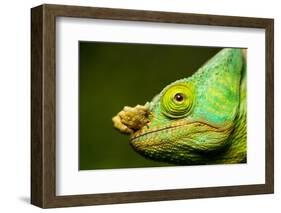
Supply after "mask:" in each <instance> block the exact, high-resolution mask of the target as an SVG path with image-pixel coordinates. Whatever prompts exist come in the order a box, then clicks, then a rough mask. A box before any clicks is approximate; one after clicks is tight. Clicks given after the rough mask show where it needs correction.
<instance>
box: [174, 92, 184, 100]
mask: <svg viewBox="0 0 281 213" xmlns="http://www.w3.org/2000/svg"><path fill="white" fill-rule="evenodd" d="M175 100H176V101H178V102H181V101H183V94H181V93H177V94H175Z"/></svg>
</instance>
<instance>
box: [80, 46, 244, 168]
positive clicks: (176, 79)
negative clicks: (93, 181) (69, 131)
mask: <svg viewBox="0 0 281 213" xmlns="http://www.w3.org/2000/svg"><path fill="white" fill-rule="evenodd" d="M246 54H247V53H246V49H242V48H215V47H201V46H184V45H159V44H134V43H110V42H90V41H80V42H79V169H80V170H94V169H118V168H143V167H158V166H159V167H160V166H161V167H162V166H179V165H210V164H238V163H246V161H247V122H246V120H247V95H246V94H247V86H246V68H247V60H246Z"/></svg>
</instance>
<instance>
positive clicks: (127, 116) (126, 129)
mask: <svg viewBox="0 0 281 213" xmlns="http://www.w3.org/2000/svg"><path fill="white" fill-rule="evenodd" d="M148 115H149V103H148V102H147V103H146V104H145V105H136V106H135V107H129V106H125V107H124V108H123V110H122V111H120V112H119V113H118V114H117V115H116V116H114V117H113V118H112V122H113V126H114V127H115V128H116V129H117V130H119V131H120V132H121V133H124V134H133V133H134V132H136V131H138V130H140V129H141V128H142V127H144V126H145V125H146V124H147V123H148V122H149V119H148Z"/></svg>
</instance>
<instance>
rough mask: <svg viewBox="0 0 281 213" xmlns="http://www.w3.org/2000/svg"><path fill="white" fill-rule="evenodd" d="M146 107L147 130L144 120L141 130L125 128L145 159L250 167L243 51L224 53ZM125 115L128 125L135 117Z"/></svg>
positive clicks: (178, 82)
mask: <svg viewBox="0 0 281 213" xmlns="http://www.w3.org/2000/svg"><path fill="white" fill-rule="evenodd" d="M146 106H147V114H146V117H145V119H146V120H145V122H144V123H143V125H140V124H142V123H141V122H140V121H141V120H140V118H138V119H137V120H138V121H139V123H138V127H137V128H134V126H136V125H134V123H133V124H131V126H129V125H127V126H128V129H129V130H130V134H131V135H130V144H131V145H132V147H133V148H134V149H135V150H136V151H137V152H138V153H140V154H141V155H143V156H145V157H147V158H150V159H153V160H156V161H163V162H169V163H174V164H180V165H196V164H220V163H245V162H246V150H247V147H246V146H247V144H246V135H247V129H246V115H247V106H246V61H245V58H244V55H243V51H242V50H241V49H233V48H225V49H223V50H222V51H220V52H219V53H218V54H216V55H215V56H214V57H213V58H212V59H210V60H209V61H208V62H207V63H206V64H205V65H203V66H202V67H201V68H200V69H199V70H198V71H197V72H196V73H195V74H194V75H193V76H191V77H189V78H185V79H181V80H178V81H175V82H173V83H171V84H170V85H168V86H167V87H165V88H164V89H163V90H162V91H161V92H160V94H158V95H157V96H156V97H155V98H154V99H153V100H152V101H151V102H149V103H147V104H146ZM132 109H133V108H132ZM124 114H125V115H128V116H127V118H125V120H126V119H127V121H132V119H133V118H134V117H135V116H134V113H133V114H128V113H127V114H126V112H125V113H124ZM136 114H137V113H135V115H136ZM123 117H124V116H123ZM119 120H120V119H119ZM122 122H123V123H122ZM134 122H136V121H134ZM120 124H122V125H123V124H126V121H122V119H121V120H120ZM117 126H118V125H116V126H115V127H116V128H118V127H117ZM118 129H119V130H120V128H118ZM120 131H121V130H120ZM121 132H122V131H121ZM128 132H129V131H127V133H128Z"/></svg>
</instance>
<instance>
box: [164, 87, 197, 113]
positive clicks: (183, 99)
mask: <svg viewBox="0 0 281 213" xmlns="http://www.w3.org/2000/svg"><path fill="white" fill-rule="evenodd" d="M193 99H194V96H193V91H192V87H191V86H190V85H185V84H176V85H173V86H171V87H170V88H168V89H167V90H166V91H164V94H163V96H162V98H161V106H162V109H163V114H164V115H165V116H167V117H170V118H181V117H185V116H186V115H188V114H189V113H190V111H191V109H192V105H193Z"/></svg>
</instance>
